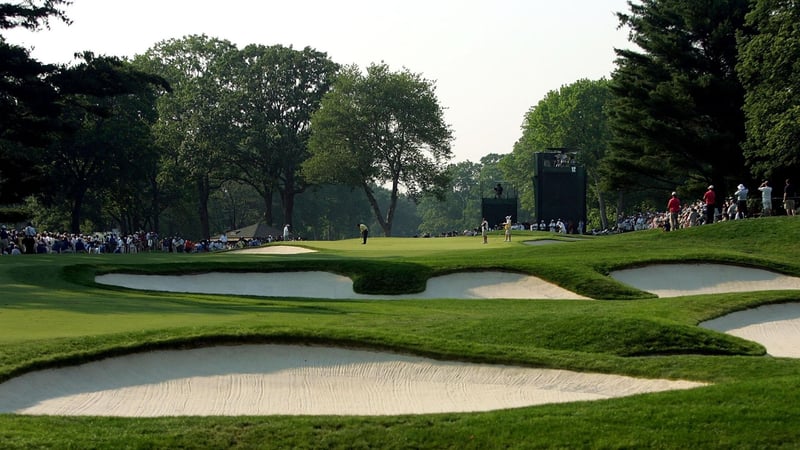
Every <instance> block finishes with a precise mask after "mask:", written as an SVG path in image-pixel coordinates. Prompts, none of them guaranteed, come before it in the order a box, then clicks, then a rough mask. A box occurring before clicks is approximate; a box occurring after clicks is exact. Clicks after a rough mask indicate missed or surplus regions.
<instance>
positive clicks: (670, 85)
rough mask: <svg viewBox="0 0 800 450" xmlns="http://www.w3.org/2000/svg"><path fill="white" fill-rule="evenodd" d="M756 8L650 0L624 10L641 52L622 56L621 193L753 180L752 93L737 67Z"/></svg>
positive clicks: (617, 139) (616, 156)
mask: <svg viewBox="0 0 800 450" xmlns="http://www.w3.org/2000/svg"><path fill="white" fill-rule="evenodd" d="M748 4H749V0H721V1H714V2H705V1H704V2H695V1H686V0H643V1H642V2H641V3H639V4H634V3H633V2H628V5H629V6H630V12H628V13H618V17H619V19H620V24H621V26H626V27H629V29H630V40H631V42H632V43H634V44H635V45H636V46H638V48H639V50H635V49H617V50H616V53H617V56H618V57H617V60H616V65H617V68H616V70H615V71H614V73H613V76H612V83H611V87H612V90H613V92H614V94H615V99H614V101H613V107H612V115H611V126H612V130H613V132H614V140H613V144H612V149H611V150H612V153H611V154H610V157H609V163H610V167H611V168H612V170H611V171H610V172H609V174H610V176H612V182H613V184H614V185H615V187H618V188H631V187H636V188H641V187H653V188H658V189H662V190H667V191H670V190H674V189H675V188H676V187H678V186H687V187H688V188H690V189H692V188H693V189H695V190H700V189H702V188H705V185H707V184H708V183H709V182H711V183H713V184H715V185H717V186H718V188H720V189H721V188H723V187H724V186H726V185H735V183H739V182H741V181H745V180H747V178H746V173H747V170H746V168H745V161H744V156H743V153H742V149H741V142H742V141H743V140H744V119H743V113H742V104H743V102H744V89H743V88H742V85H741V83H740V82H739V80H738V78H737V76H736V72H735V65H736V57H737V45H736V34H737V32H739V31H740V30H742V28H743V27H744V17H745V13H746V12H747V9H748ZM631 174H634V175H638V176H636V177H632V176H631ZM614 175H617V176H616V177H614ZM700 192H702V191H700Z"/></svg>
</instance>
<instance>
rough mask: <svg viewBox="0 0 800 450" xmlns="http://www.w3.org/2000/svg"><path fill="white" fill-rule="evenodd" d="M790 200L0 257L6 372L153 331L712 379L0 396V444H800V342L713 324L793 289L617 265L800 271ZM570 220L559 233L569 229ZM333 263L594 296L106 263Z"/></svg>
mask: <svg viewBox="0 0 800 450" xmlns="http://www.w3.org/2000/svg"><path fill="white" fill-rule="evenodd" d="M797 236H800V221H797V220H792V219H790V218H785V217H776V218H765V219H757V220H745V221H736V222H728V223H721V224H714V225H710V226H705V227H700V228H693V229H686V230H678V231H675V232H671V233H663V232H660V231H645V232H636V233H631V234H623V235H617V236H603V237H596V238H595V237H590V238H587V239H585V240H581V241H577V242H564V243H559V244H548V245H526V244H524V243H523V241H524V240H526V239H527V240H533V239H552V238H553V237H554V236H553V235H551V234H549V233H517V234H515V235H514V242H511V243H503V242H502V236H499V235H498V236H492V238H491V241H490V244H489V245H482V244H481V241H480V237H475V238H472V237H469V238H468V237H458V238H436V239H411V238H406V239H402V238H375V239H370V241H369V244H368V245H366V246H363V245H359V244H358V241H356V240H347V241H337V242H304V243H302V245H303V246H304V247H307V248H310V249H313V250H316V252H315V253H305V254H296V255H291V254H236V253H218V254H205V255H176V254H140V255H91V256H90V255H44V256H40V255H36V256H20V257H15V258H11V257H8V258H5V257H4V258H0V284H2V285H3V286H4V287H3V294H2V297H0V344H1V345H2V347H0V348H2V350H0V377H2V380H7V379H10V378H12V377H14V376H16V375H19V374H22V373H26V372H30V371H33V370H36V369H40V368H46V367H57V366H64V365H70V364H76V363H81V362H86V361H91V360H97V359H100V358H104V357H109V356H118V355H124V354H129V353H133V352H142V351H149V350H155V349H159V350H164V349H179V348H187V347H208V346H213V345H220V344H242V343H280V344H315V345H325V346H332V347H347V348H360V349H364V350H391V351H394V352H399V353H403V354H409V355H417V356H423V357H427V358H433V359H438V360H448V361H462V362H473V363H481V364H508V365H515V366H520V367H542V368H551V369H563V370H571V371H578V372H595V373H605V374H618V375H626V376H633V377H640V378H667V379H685V380H693V381H699V382H704V383H708V384H709V385H708V386H707V387H701V388H696V389H691V390H684V391H673V392H662V393H652V394H644V395H637V396H633V397H627V398H620V399H610V400H601V401H589V402H585V401H584V402H573V403H565V404H558V405H542V406H530V407H522V408H512V409H502V410H497V411H488V412H474V413H445V414H422V415H397V416H381V417H368V416H363V417H358V416H357V417H337V416H299V417H295V416H246V417H222V416H220V417H197V416H195V417H192V416H189V417H160V418H113V417H92V416H90V417H58V416H21V415H15V414H3V415H0V442H2V446H3V447H5V448H41V447H51V448H87V447H91V448H126V447H128V448H176V447H179V448H265V447H266V448H376V447H378V448H380V447H384V448H385V447H388V448H501V447H502V448H526V447H527V448H535V447H542V448H546V447H569V448H575V447H613V448H619V447H627V448H709V447H715V448H735V447H743V448H772V447H796V446H798V445H800V427H797V426H796V424H797V423H800V409H798V408H797V405H798V404H800V377H798V376H797V374H798V373H800V360H798V359H796V358H778V357H771V356H765V349H764V347H763V346H761V345H759V344H757V343H755V342H752V341H747V340H745V339H742V338H739V337H736V336H732V335H729V334H726V333H722V332H717V331H713V330H710V329H706V328H702V327H699V326H698V324H699V323H700V322H702V321H705V320H709V319H713V318H715V317H720V316H722V315H724V314H726V313H729V312H733V311H739V310H744V309H747V308H752V307H757V306H759V305H765V304H779V303H795V302H800V293H799V292H798V291H797V290H793V289H787V290H770V291H758V292H737V293H730V294H713V293H711V294H703V295H690V296H678V297H670V298H658V297H656V295H654V294H650V293H647V292H644V291H641V290H638V289H636V288H635V287H633V286H630V285H626V284H622V283H620V282H619V281H617V280H615V279H614V278H612V277H611V276H609V274H610V273H611V272H613V271H615V270H621V269H630V268H634V267H642V266H648V265H653V264H664V263H717V264H725V265H736V266H744V267H755V268H759V269H763V270H767V271H770V272H777V273H780V274H782V275H787V276H790V277H798V276H800V261H798V259H797V255H798V254H800V244H798V242H800V241H798V240H797ZM556 237H557V236H556ZM316 270H321V271H325V272H331V273H336V274H340V275H343V276H347V277H349V278H351V279H352V280H353V289H354V290H355V291H356V292H359V293H363V294H376V295H394V294H413V293H415V292H422V291H423V290H424V289H425V285H426V281H427V280H428V279H429V278H432V277H441V276H444V275H447V274H452V273H456V272H464V271H504V272H513V273H520V274H527V275H532V276H535V277H537V278H540V279H542V280H545V281H547V282H550V283H553V284H556V285H558V286H560V287H561V288H563V289H566V290H569V291H571V292H575V293H578V294H580V295H582V296H585V297H589V298H592V299H595V301H585V300H536V301H531V300H527V299H502V298H501V299H485V300H480V299H471V300H468V301H467V300H459V299H419V300H417V299H404V300H396V301H391V302H386V301H373V300H368V299H361V300H350V299H339V300H336V299H314V298H281V297H256V296H235V295H210V294H198V293H194V294H186V293H164V292H148V291H136V290H128V289H121V288H114V287H109V286H101V285H98V284H95V283H94V277H95V276H96V275H99V274H103V273H132V274H165V275H166V274H173V275H174V274H181V273H210V272H219V271H227V272H239V273H243V272H253V271H255V272H265V271H266V272H285V271H316Z"/></svg>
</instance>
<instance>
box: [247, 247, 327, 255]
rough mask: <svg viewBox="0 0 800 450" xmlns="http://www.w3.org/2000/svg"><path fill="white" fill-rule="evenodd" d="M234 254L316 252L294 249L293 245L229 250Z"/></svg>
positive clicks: (296, 253)
mask: <svg viewBox="0 0 800 450" xmlns="http://www.w3.org/2000/svg"><path fill="white" fill-rule="evenodd" d="M231 251H232V252H235V253H252V254H256V255H299V254H302V253H315V252H316V250H311V249H308V248H303V247H295V246H293V245H267V246H264V247H251V248H243V249H241V250H231Z"/></svg>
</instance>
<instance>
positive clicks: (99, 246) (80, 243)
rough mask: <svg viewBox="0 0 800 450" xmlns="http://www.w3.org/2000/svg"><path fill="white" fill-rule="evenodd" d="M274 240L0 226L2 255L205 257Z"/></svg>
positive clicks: (31, 226)
mask: <svg viewBox="0 0 800 450" xmlns="http://www.w3.org/2000/svg"><path fill="white" fill-rule="evenodd" d="M273 240H274V238H273V237H272V236H266V237H265V238H252V239H244V238H240V239H236V240H228V239H227V237H226V236H225V235H222V236H220V238H219V239H214V240H211V239H207V240H201V241H199V242H194V241H192V240H189V239H185V238H183V237H181V236H180V235H177V234H176V235H173V236H159V235H158V233H155V232H144V231H140V232H137V233H130V234H124V235H123V234H120V233H115V232H108V233H94V234H75V233H52V232H48V231H41V232H40V231H37V230H36V228H35V227H34V226H33V224H31V223H29V224H28V225H27V226H25V227H22V228H19V229H17V228H14V227H10V228H9V227H8V226H6V225H1V226H0V255H2V256H5V255H20V254H23V253H24V254H56V253H85V254H101V253H139V252H165V253H201V252H209V251H221V250H231V249H236V248H246V247H258V246H261V245H262V244H266V243H269V242H272V241H273Z"/></svg>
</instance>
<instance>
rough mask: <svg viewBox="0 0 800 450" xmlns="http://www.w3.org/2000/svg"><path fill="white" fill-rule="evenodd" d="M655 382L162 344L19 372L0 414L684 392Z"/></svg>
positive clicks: (289, 411) (522, 400)
mask: <svg viewBox="0 0 800 450" xmlns="http://www.w3.org/2000/svg"><path fill="white" fill-rule="evenodd" d="M702 385H703V383H696V382H689V381H670V380H651V379H638V378H631V377H624V376H618V375H603V374H589V373H577V372H569V371H564V370H550V369H530V368H521V367H509V366H492V365H483V364H468V363H459V362H445V361H435V360H431V359H426V358H419V357H413V356H406V355H397V354H390V353H378V352H371V351H363V350H348V349H341V348H327V347H306V346H291V345H246V346H226V347H212V348H203V349H194V350H181V351H157V352H150V353H143V354H136V355H131V356H125V357H118V358H111V359H106V360H103V361H98V362H92V363H88V364H83V365H81V366H75V367H68V368H63V369H52V370H43V371H39V372H33V373H29V374H25V375H22V376H20V377H17V378H14V379H12V380H9V381H7V382H5V383H3V384H0V413H17V414H44V415H99V416H121V417H156V416H182V415H272V414H281V415H284V414H285V415H323V414H334V415H394V414H427V413H442V412H469V411H489V410H495V409H504V408H515V407H523V406H530V405H540V404H546V403H562V402H571V401H579V400H599V399H607V398H612V397H622V396H628V395H635V394H641V393H647V392H659V391H665V390H674V389H689V388H693V387H698V386H702Z"/></svg>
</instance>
